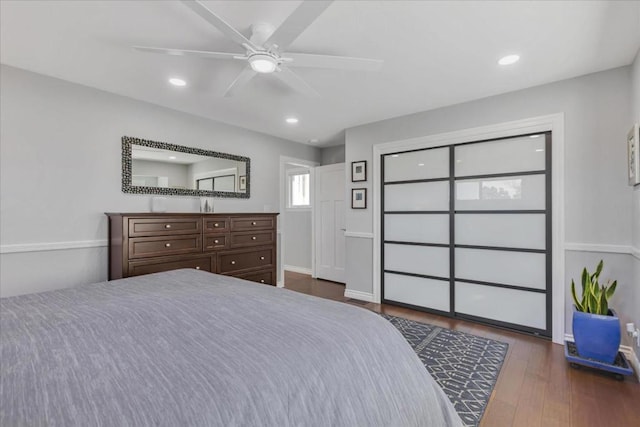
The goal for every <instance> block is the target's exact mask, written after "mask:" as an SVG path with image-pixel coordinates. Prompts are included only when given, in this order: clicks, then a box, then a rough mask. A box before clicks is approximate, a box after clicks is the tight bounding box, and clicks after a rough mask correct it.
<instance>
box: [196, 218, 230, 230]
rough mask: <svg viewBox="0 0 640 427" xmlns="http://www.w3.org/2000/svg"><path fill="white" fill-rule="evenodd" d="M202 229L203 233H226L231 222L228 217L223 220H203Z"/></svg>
mask: <svg viewBox="0 0 640 427" xmlns="http://www.w3.org/2000/svg"><path fill="white" fill-rule="evenodd" d="M202 224H203V226H202V228H203V229H204V232H205V233H226V232H227V231H229V229H230V228H231V222H230V221H229V218H228V217H226V218H225V217H223V218H207V217H205V218H203V219H202Z"/></svg>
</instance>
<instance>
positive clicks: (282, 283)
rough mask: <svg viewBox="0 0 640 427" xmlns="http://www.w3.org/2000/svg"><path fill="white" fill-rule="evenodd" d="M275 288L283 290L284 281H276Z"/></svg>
mask: <svg viewBox="0 0 640 427" xmlns="http://www.w3.org/2000/svg"><path fill="white" fill-rule="evenodd" d="M276 288H284V281H282V280H278V282H277V283H276Z"/></svg>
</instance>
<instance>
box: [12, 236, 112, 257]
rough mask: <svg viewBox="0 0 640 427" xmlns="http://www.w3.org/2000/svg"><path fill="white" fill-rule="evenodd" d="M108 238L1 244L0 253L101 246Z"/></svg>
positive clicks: (105, 243) (104, 244)
mask: <svg viewBox="0 0 640 427" xmlns="http://www.w3.org/2000/svg"><path fill="white" fill-rule="evenodd" d="M107 244H108V240H107V239H101V240H76V241H73V242H47V243H21V244H16V245H1V246H0V254H15V253H21V252H45V251H65V250H69V249H86V248H102V247H105V246H107Z"/></svg>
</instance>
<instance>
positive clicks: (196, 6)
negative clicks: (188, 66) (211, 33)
mask: <svg viewBox="0 0 640 427" xmlns="http://www.w3.org/2000/svg"><path fill="white" fill-rule="evenodd" d="M180 1H181V2H182V3H184V5H185V6H187V7H188V8H189V9H191V10H192V11H194V12H195V13H197V14H198V15H200V17H202V18H203V19H204V20H205V21H207V22H208V23H210V24H211V25H213V26H214V27H216V28H217V29H218V30H220V32H222V34H224V35H225V36H227V37H229V38H230V39H231V40H233V41H234V42H236V43H238V44H239V45H240V46H250V47H251V48H252V49H254V50H257V49H259V48H258V46H256V45H255V44H253V43H252V42H251V40H249V39H248V38H246V37H245V36H243V35H242V34H241V33H240V32H239V31H238V30H236V29H235V28H233V27H232V26H231V25H229V24H227V22H226V21H224V20H223V19H222V18H220V17H219V16H218V15H216V14H215V13H213V12H211V11H210V10H209V9H207V8H206V7H205V5H203V4H202V3H200V2H199V1H197V0H180Z"/></svg>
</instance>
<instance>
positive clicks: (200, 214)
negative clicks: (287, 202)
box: [105, 212, 279, 217]
mask: <svg viewBox="0 0 640 427" xmlns="http://www.w3.org/2000/svg"><path fill="white" fill-rule="evenodd" d="M105 215H107V216H145V217H149V216H174V217H175V216H186V217H189V216H234V217H242V216H276V215H279V213H278V212H105Z"/></svg>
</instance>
